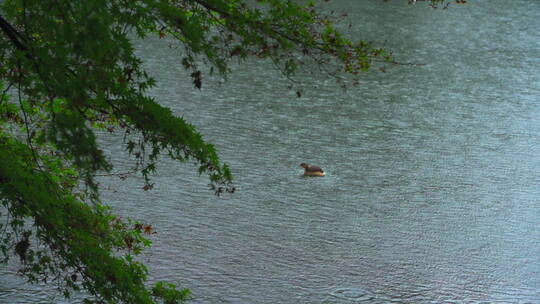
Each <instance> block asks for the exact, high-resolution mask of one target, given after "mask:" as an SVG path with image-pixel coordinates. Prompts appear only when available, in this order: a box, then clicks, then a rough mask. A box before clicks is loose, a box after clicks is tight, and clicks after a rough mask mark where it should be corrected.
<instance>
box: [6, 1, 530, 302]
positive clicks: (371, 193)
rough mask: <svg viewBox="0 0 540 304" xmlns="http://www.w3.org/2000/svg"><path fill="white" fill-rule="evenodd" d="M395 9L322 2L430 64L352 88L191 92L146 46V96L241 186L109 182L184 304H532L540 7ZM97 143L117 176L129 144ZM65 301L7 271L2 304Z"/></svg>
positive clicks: (232, 83)
mask: <svg viewBox="0 0 540 304" xmlns="http://www.w3.org/2000/svg"><path fill="white" fill-rule="evenodd" d="M390 2H392V3H385V2H384V1H376V0H372V1H367V0H366V1H346V0H334V1H331V2H330V3H329V4H328V6H330V8H333V9H336V10H338V11H340V10H341V11H346V12H348V14H349V16H348V18H349V20H350V21H352V22H353V24H354V26H353V28H352V30H351V35H353V36H354V37H366V38H367V39H369V40H373V41H378V42H381V43H384V44H385V45H386V46H388V47H389V48H391V49H392V50H394V52H395V54H396V55H397V59H398V60H400V61H402V62H415V63H421V64H422V65H418V66H394V67H388V68H387V72H386V73H382V72H370V73H367V74H365V75H364V77H363V79H362V81H361V83H360V85H359V86H358V87H354V88H350V89H349V90H347V91H341V90H340V89H339V88H337V87H336V85H335V84H334V81H333V80H330V79H325V78H324V77H322V76H307V77H306V78H305V80H306V89H305V93H304V95H303V96H302V98H296V97H295V94H294V92H291V91H288V90H287V85H288V83H287V81H285V80H283V79H282V78H280V76H279V74H278V73H276V72H274V71H272V70H271V69H270V65H268V64H267V63H264V62H258V61H251V62H248V63H247V64H246V65H243V66H238V67H235V68H234V73H233V75H232V77H231V79H230V80H229V81H228V82H226V83H223V84H221V82H220V80H219V79H205V81H204V83H203V89H202V90H200V91H199V90H194V89H193V88H192V85H191V83H190V80H189V75H188V74H187V73H186V72H185V71H183V70H182V69H181V67H180V63H179V59H178V58H179V57H178V55H177V53H175V51H174V50H171V49H167V48H164V47H163V46H164V45H165V44H164V42H163V41H160V40H148V41H146V42H145V43H143V44H141V45H140V46H139V48H138V51H139V52H140V54H141V56H143V57H144V58H145V60H146V62H147V63H148V67H149V70H150V72H151V74H153V75H154V76H155V77H156V78H157V80H158V83H159V87H158V88H156V89H155V90H153V91H152V94H153V95H154V96H156V98H157V99H158V100H160V102H162V103H163V104H164V105H166V106H169V107H171V108H172V109H173V111H174V112H175V113H177V114H178V115H182V116H184V117H185V118H186V119H187V120H188V121H190V122H192V123H193V124H195V125H196V126H198V128H199V130H200V131H201V132H202V133H203V134H204V135H205V138H206V139H208V140H209V141H211V142H212V143H214V144H215V146H216V148H217V149H218V151H219V154H220V156H221V159H222V160H223V161H224V162H227V163H228V164H229V165H230V166H231V168H232V171H233V174H234V176H235V182H236V185H237V188H238V191H237V193H235V194H234V195H226V196H224V197H222V198H218V197H215V196H214V195H213V193H212V192H211V191H209V190H208V187H207V183H208V181H207V179H206V177H205V176H200V177H199V176H198V175H197V174H196V173H195V171H196V167H195V166H192V165H191V164H175V163H173V162H172V161H170V160H164V161H163V163H162V166H161V167H160V168H159V170H158V174H157V175H156V177H155V183H156V187H155V189H154V190H152V191H149V192H144V191H142V190H141V189H140V188H141V186H142V183H141V181H140V180H138V179H135V178H132V179H128V180H127V181H120V180H116V179H104V180H103V181H102V184H103V186H104V188H105V189H106V190H104V191H103V198H104V200H105V201H107V202H109V203H110V204H111V205H112V206H114V208H115V209H116V210H117V211H118V212H119V213H120V214H122V215H124V216H126V217H127V216H130V217H134V218H137V219H143V220H144V221H146V222H148V223H151V224H152V225H153V227H154V228H155V230H156V231H157V234H155V235H153V236H152V240H153V241H154V246H153V247H152V248H151V249H150V250H149V251H148V252H147V253H146V254H145V255H144V256H143V260H144V261H146V262H147V263H148V265H149V266H150V268H151V270H152V271H151V274H152V278H153V279H159V280H168V281H172V282H175V283H178V284H179V285H181V286H183V287H187V288H190V289H191V290H192V292H193V294H194V300H193V301H192V303H253V304H257V303H291V304H292V303H306V304H307V303H321V304H322V303H328V304H329V303H540V229H539V227H540V120H539V118H540V34H539V33H540V1H533V0H515V1H507V0H493V1H472V0H471V1H468V4H467V5H457V4H451V5H450V9H448V10H444V11H443V10H432V9H429V8H427V7H426V6H424V5H416V6H407V5H406V4H405V1H390ZM103 142H104V144H105V145H106V146H107V149H108V151H107V152H108V153H109V154H110V155H112V157H113V158H114V159H115V160H116V161H117V166H116V168H117V169H118V170H121V169H122V167H123V164H126V163H127V161H126V159H125V157H124V156H123V155H122V151H123V148H122V147H121V146H120V145H119V144H117V142H116V141H114V140H113V139H111V138H104V139H103ZM301 162H307V163H310V164H315V165H320V166H321V167H323V168H324V169H325V171H326V172H327V176H326V177H324V178H306V177H303V176H302V172H303V171H302V168H300V167H299V164H300V163H301ZM62 301H63V300H62V298H61V297H59V296H56V297H55V296H53V294H52V293H51V292H50V289H48V288H47V287H45V286H38V287H36V286H28V285H25V284H21V281H20V280H18V279H16V277H15V276H14V275H13V272H11V271H9V270H4V271H3V274H2V278H0V302H1V303H37V302H40V303H49V302H53V303H62ZM64 302H65V301H64Z"/></svg>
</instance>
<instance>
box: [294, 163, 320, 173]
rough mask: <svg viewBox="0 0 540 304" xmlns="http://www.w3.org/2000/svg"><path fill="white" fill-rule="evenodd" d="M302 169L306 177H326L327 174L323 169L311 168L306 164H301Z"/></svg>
mask: <svg viewBox="0 0 540 304" xmlns="http://www.w3.org/2000/svg"><path fill="white" fill-rule="evenodd" d="M300 167H302V168H304V175H305V176H325V173H324V171H323V169H321V167H317V166H310V165H308V164H306V163H301V164H300Z"/></svg>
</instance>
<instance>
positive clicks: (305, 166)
mask: <svg viewBox="0 0 540 304" xmlns="http://www.w3.org/2000/svg"><path fill="white" fill-rule="evenodd" d="M300 167H302V168H304V169H307V168H309V165H308V164H306V163H301V164H300Z"/></svg>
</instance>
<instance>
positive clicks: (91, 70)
mask: <svg viewBox="0 0 540 304" xmlns="http://www.w3.org/2000/svg"><path fill="white" fill-rule="evenodd" d="M435 2H437V1H435ZM248 3H249V5H248ZM333 19H334V17H332V16H326V15H323V14H319V13H317V12H316V10H315V8H314V5H313V4H307V5H300V4H297V3H296V2H295V1H285V0H258V1H244V0H169V1H167V0H140V1H136V0H133V1H124V0H93V1H73V0H54V1H53V0H6V1H1V2H0V204H1V205H2V206H3V209H1V212H2V213H1V214H0V219H1V220H2V221H4V222H3V223H1V224H0V229H2V230H1V231H0V251H1V253H2V254H1V255H0V258H1V260H0V261H1V262H2V263H6V262H7V261H8V259H9V257H10V256H12V255H15V256H17V257H18V258H19V259H20V261H21V265H22V266H21V269H20V273H21V274H22V275H24V276H25V277H26V278H27V279H28V280H29V281H30V282H39V281H43V282H50V281H55V283H56V284H58V286H60V287H59V288H60V290H61V291H62V292H63V294H64V295H65V296H66V297H69V296H70V294H71V293H72V292H73V291H78V290H81V289H84V290H85V291H86V292H87V293H88V294H90V295H91V296H92V298H91V299H88V300H87V302H92V301H94V302H97V303H158V302H162V303H177V302H180V301H183V300H185V299H187V298H188V297H189V291H187V290H185V289H183V290H182V289H180V290H179V289H177V288H176V287H175V286H174V285H172V284H168V283H157V284H156V285H155V286H154V287H148V286H147V284H146V279H147V269H146V267H145V266H144V265H143V264H141V263H139V262H137V261H136V259H135V256H136V255H137V254H139V253H140V252H141V250H142V249H143V248H145V247H147V246H149V245H150V241H149V240H147V239H146V238H145V237H144V234H146V233H151V226H150V225H146V226H145V225H143V224H141V223H133V222H131V221H129V220H128V221H127V222H126V221H123V220H120V219H119V218H118V217H117V216H115V215H114V214H112V213H111V211H110V209H109V208H108V207H106V206H105V205H103V204H102V203H101V202H100V199H99V192H98V185H97V183H96V182H95V176H96V175H97V174H98V173H100V174H103V173H107V172H110V170H111V169H112V166H113V164H111V163H110V162H109V161H108V160H107V159H106V157H105V156H104V153H103V152H102V150H101V148H100V147H99V146H98V144H97V142H96V135H95V131H96V129H101V130H108V131H110V132H123V133H124V135H125V141H124V143H123V144H124V145H125V148H126V152H127V154H129V155H131V156H132V157H133V159H134V161H135V163H136V170H135V171H137V172H140V173H141V174H142V176H143V177H144V179H145V186H144V189H150V188H151V187H152V185H153V184H152V183H151V179H150V177H151V174H152V173H153V172H154V171H155V167H156V162H157V161H159V157H160V156H162V155H167V156H168V157H170V158H172V159H175V160H178V161H186V160H190V161H193V162H195V163H197V164H198V166H199V167H198V171H199V173H206V174H208V176H209V178H210V181H211V185H212V189H214V190H215V191H216V194H218V195H219V194H221V193H225V192H230V193H232V192H234V190H235V188H234V187H233V186H232V176H231V172H230V170H229V168H228V166H227V165H226V164H222V163H221V162H220V160H219V158H218V156H217V153H216V151H215V149H214V147H213V146H212V145H211V144H209V143H207V142H205V141H204V139H203V138H202V136H201V135H200V134H199V133H198V132H197V130H196V129H195V127H194V126H193V125H191V124H189V123H188V122H186V121H184V119H182V118H179V117H176V116H174V115H173V114H172V113H171V111H170V110H169V109H167V108H164V107H163V106H161V105H159V104H158V103H157V102H156V101H155V100H153V99H152V98H151V97H149V96H147V95H146V92H147V91H148V89H149V88H151V87H153V86H154V85H155V81H154V79H152V78H151V77H150V76H149V75H148V74H147V73H146V72H145V70H144V69H143V67H142V61H141V59H140V58H138V57H137V56H136V55H135V53H134V49H133V45H132V40H133V39H142V38H144V37H145V36H147V35H158V36H159V37H161V38H164V37H167V38H168V39H171V40H175V41H176V42H177V43H178V44H179V45H180V46H183V49H184V55H183V57H182V58H179V60H178V62H179V63H180V64H181V65H182V66H183V67H184V68H185V69H186V70H187V72H188V73H187V75H191V79H192V81H193V84H194V87H195V88H201V86H203V85H204V83H203V80H204V76H205V75H203V72H202V69H201V67H200V66H199V64H200V63H201V62H202V63H203V64H205V65H207V66H209V68H210V71H211V73H213V72H217V73H220V74H221V75H222V76H227V75H228V74H229V73H230V70H229V68H228V66H229V63H230V62H231V61H232V60H234V61H240V62H241V61H242V60H243V59H245V58H248V57H256V58H261V59H265V60H269V61H271V62H273V63H274V64H275V66H276V67H277V68H278V69H279V70H280V71H281V72H282V73H283V74H284V76H286V77H293V76H294V75H295V73H296V72H297V71H298V70H300V69H302V68H303V67H304V66H306V65H309V66H312V65H313V64H315V65H318V66H321V67H323V68H324V69H322V70H324V71H326V72H327V73H328V74H329V75H330V76H338V75H339V74H341V73H344V72H346V73H350V74H352V75H357V74H358V72H360V71H363V70H366V69H368V68H369V67H370V66H371V65H372V64H373V63H374V62H383V63H384V62H393V59H392V57H391V56H390V55H389V54H388V53H386V51H385V50H383V49H380V48H375V47H373V46H372V45H370V44H368V43H366V42H362V41H359V42H353V41H351V40H349V39H347V38H345V37H344V35H342V34H341V33H340V32H339V31H338V30H336V28H334V26H333V23H332V20H333ZM135 35H136V37H135ZM338 79H339V78H338ZM297 94H298V96H300V95H301V91H300V90H298V91H297Z"/></svg>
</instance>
